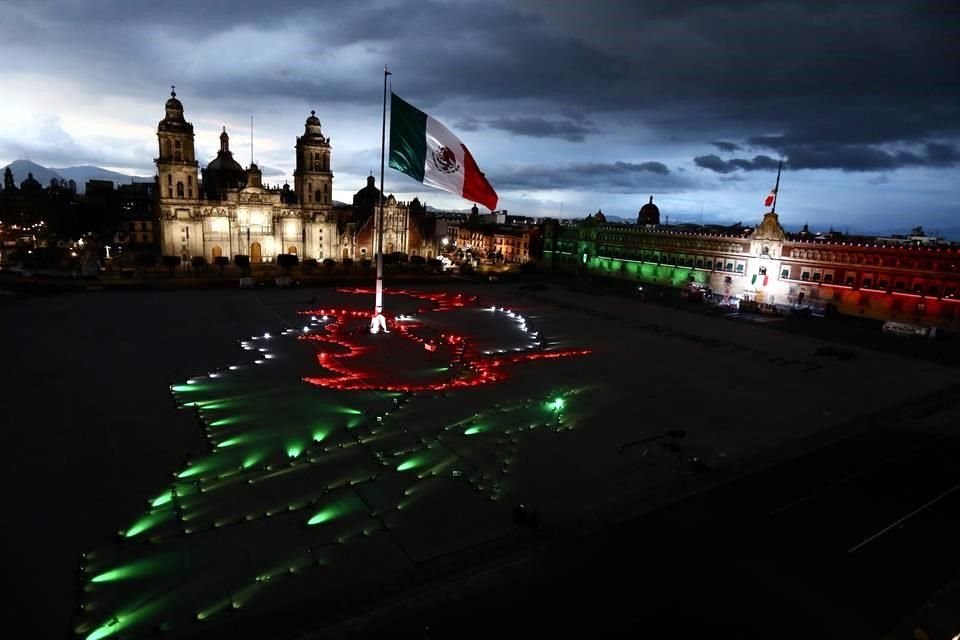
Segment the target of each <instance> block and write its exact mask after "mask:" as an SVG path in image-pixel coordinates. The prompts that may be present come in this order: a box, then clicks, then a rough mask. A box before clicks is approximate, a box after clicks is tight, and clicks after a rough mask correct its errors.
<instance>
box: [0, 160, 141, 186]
mask: <svg viewBox="0 0 960 640" xmlns="http://www.w3.org/2000/svg"><path fill="white" fill-rule="evenodd" d="M7 166H8V167H10V171H11V172H12V173H13V180H14V182H16V183H17V186H20V183H21V182H23V181H24V180H26V179H27V174H29V173H32V174H33V177H34V179H35V180H37V182H39V183H40V184H41V185H43V186H44V187H49V186H50V180H51V179H52V178H56V179H57V180H73V181H74V182H76V183H77V192H78V193H83V192H84V189H85V188H86V184H87V180H110V181H112V182H113V184H114V186H116V185H121V184H130V183H131V182H153V176H149V177H148V176H130V175H127V174H125V173H120V172H118V171H110V170H109V169H104V168H102V167H95V166H93V165H81V166H78V167H64V168H62V169H57V168H54V167H44V166H43V165H39V164H37V163H36V162H31V161H30V160H14V161H13V162H11V163H10V164H9V165H7ZM3 169H6V167H3V168H2V169H0V171H2V170H3Z"/></svg>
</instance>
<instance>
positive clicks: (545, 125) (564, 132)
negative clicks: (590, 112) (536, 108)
mask: <svg viewBox="0 0 960 640" xmlns="http://www.w3.org/2000/svg"><path fill="white" fill-rule="evenodd" d="M487 126H488V127H491V128H493V129H500V130H502V131H506V132H507V133H512V134H514V135H518V136H528V137H531V138H562V139H563V140H567V141H569V142H583V141H584V139H585V138H586V136H587V134H590V133H594V132H595V131H596V129H595V128H594V127H592V126H591V125H590V124H589V123H585V124H581V123H577V122H571V121H569V120H548V119H546V118H541V117H539V116H525V117H520V118H497V119H495V120H490V121H488V122H487Z"/></svg>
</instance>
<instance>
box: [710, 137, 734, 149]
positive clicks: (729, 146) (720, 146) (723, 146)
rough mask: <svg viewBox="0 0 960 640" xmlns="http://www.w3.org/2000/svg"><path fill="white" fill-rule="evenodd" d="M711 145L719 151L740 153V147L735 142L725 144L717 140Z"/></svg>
mask: <svg viewBox="0 0 960 640" xmlns="http://www.w3.org/2000/svg"><path fill="white" fill-rule="evenodd" d="M711 144H712V145H713V146H715V147H716V148H717V149H720V151H740V145H738V144H737V143H735V142H724V141H723V140H717V141H716V142H712V143H711Z"/></svg>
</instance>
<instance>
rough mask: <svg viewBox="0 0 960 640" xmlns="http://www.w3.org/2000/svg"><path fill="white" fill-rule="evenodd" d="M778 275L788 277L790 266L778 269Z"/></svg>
mask: <svg viewBox="0 0 960 640" xmlns="http://www.w3.org/2000/svg"><path fill="white" fill-rule="evenodd" d="M780 277H781V278H789V277H790V268H789V267H784V268H783V270H782V271H780Z"/></svg>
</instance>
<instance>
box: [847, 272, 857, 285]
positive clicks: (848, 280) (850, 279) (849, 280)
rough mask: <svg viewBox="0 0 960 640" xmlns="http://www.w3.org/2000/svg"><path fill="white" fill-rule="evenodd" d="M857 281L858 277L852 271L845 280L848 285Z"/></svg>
mask: <svg viewBox="0 0 960 640" xmlns="http://www.w3.org/2000/svg"><path fill="white" fill-rule="evenodd" d="M856 282H857V277H856V276H855V275H853V274H852V273H848V274H847V277H846V281H845V283H846V284H847V286H850V287H852V286H853V285H854V284H855V283H856Z"/></svg>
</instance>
